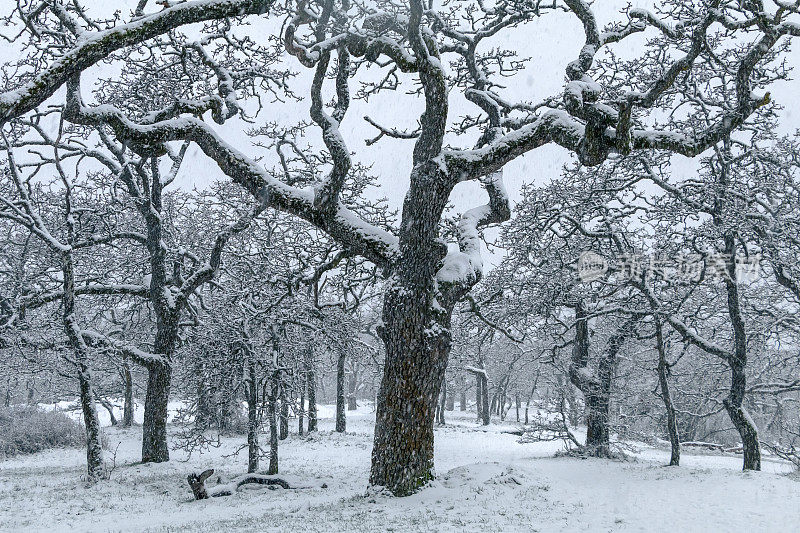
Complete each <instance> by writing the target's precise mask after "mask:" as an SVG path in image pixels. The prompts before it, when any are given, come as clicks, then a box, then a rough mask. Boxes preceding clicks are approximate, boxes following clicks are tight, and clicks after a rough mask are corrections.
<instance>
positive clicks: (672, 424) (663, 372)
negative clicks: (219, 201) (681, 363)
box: [655, 318, 681, 466]
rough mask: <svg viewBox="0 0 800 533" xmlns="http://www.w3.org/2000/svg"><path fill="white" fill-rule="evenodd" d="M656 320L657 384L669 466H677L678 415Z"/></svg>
mask: <svg viewBox="0 0 800 533" xmlns="http://www.w3.org/2000/svg"><path fill="white" fill-rule="evenodd" d="M655 322H656V348H658V384H659V387H660V389H661V400H662V401H663V402H664V408H665V409H666V411H667V434H668V435H669V444H670V448H671V454H670V458H669V465H670V466H678V465H680V463H681V441H680V438H679V437H678V416H677V414H676V412H675V406H674V405H673V403H672V396H671V395H670V391H669V364H668V363H667V353H666V350H665V348H664V333H663V328H662V326H661V322H660V321H659V320H658V318H655Z"/></svg>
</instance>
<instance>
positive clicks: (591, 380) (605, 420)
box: [569, 303, 633, 457]
mask: <svg viewBox="0 0 800 533" xmlns="http://www.w3.org/2000/svg"><path fill="white" fill-rule="evenodd" d="M632 325H633V323H632V322H631V321H628V322H626V323H625V324H623V325H622V326H620V327H619V328H618V329H617V331H615V332H614V333H613V334H612V335H611V337H610V338H609V340H608V345H607V346H606V350H605V353H604V354H603V357H601V358H600V361H599V364H598V368H597V372H596V373H595V372H593V371H592V370H591V369H590V368H589V366H588V365H589V324H588V313H587V312H586V310H585V309H584V307H583V305H582V304H580V303H578V304H577V305H576V306H575V344H574V346H573V350H572V360H571V362H570V366H569V378H570V381H571V382H572V384H573V385H575V387H576V388H577V389H578V390H580V391H581V392H582V393H583V396H584V399H585V402H586V411H587V413H586V426H587V429H586V444H585V446H584V450H583V451H584V453H587V454H589V455H592V456H595V457H611V456H612V453H611V447H610V428H609V414H610V408H611V386H612V384H613V380H614V371H615V368H616V364H617V356H618V354H619V351H620V348H621V347H622V343H623V342H624V341H625V339H626V337H627V336H628V335H629V331H630V328H631V327H632Z"/></svg>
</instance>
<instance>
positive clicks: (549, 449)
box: [0, 408, 800, 532]
mask: <svg viewBox="0 0 800 533" xmlns="http://www.w3.org/2000/svg"><path fill="white" fill-rule="evenodd" d="M321 412H322V414H323V415H325V416H328V417H330V415H331V414H332V410H331V409H330V408H323V409H321ZM348 414H349V418H348V432H347V434H345V435H339V434H336V433H333V432H332V431H331V429H332V425H333V421H332V420H331V419H330V418H324V419H323V420H322V421H321V431H320V432H319V433H318V434H316V435H314V436H312V437H306V438H301V437H297V436H296V435H293V436H292V437H290V438H289V440H287V441H285V442H284V443H282V446H281V450H280V468H281V472H282V473H285V474H289V475H292V476H293V477H300V478H308V479H311V478H313V479H324V480H325V481H326V482H327V485H328V488H325V489H307V490H297V491H295V490H283V489H278V490H266V489H263V488H259V489H258V490H252V489H251V490H247V489H245V490H241V491H240V492H239V493H237V494H235V495H233V496H231V497H227V498H214V499H212V500H205V501H199V502H196V501H192V497H191V493H190V491H189V487H188V485H187V483H186V475H187V474H188V473H190V472H199V471H201V470H204V469H206V468H215V469H216V471H217V472H216V474H215V475H214V476H213V477H212V479H211V480H209V482H208V485H209V486H212V485H214V484H215V483H216V481H217V480H216V478H217V474H218V475H220V476H222V479H223V481H224V480H226V479H230V478H231V477H233V476H235V475H238V474H240V473H242V472H244V471H245V470H246V456H245V455H239V456H229V454H230V453H231V452H232V451H234V450H235V449H236V448H237V447H238V446H239V445H240V444H241V443H242V442H243V438H231V439H226V440H224V441H223V446H222V447H221V448H219V449H215V450H212V451H210V452H208V453H204V454H202V455H193V456H192V457H190V458H187V457H186V455H185V454H183V453H181V452H178V451H175V452H172V458H173V460H172V461H170V462H169V463H164V464H158V465H155V464H148V465H142V464H137V463H136V460H137V458H138V457H139V438H140V429H139V428H133V429H130V430H116V429H113V428H108V429H107V435H108V439H109V444H110V447H111V451H112V452H113V450H115V449H116V467H115V469H114V471H113V473H112V477H111V479H110V480H109V481H105V482H102V483H101V484H99V485H98V486H95V487H92V488H87V487H86V486H85V484H84V483H83V482H82V481H81V475H82V473H83V468H84V461H85V457H84V455H83V452H82V451H81V450H59V451H49V452H44V453H40V454H37V455H34V456H28V457H21V458H16V459H13V460H8V461H5V462H0V530H2V531H204V532H212V531H255V530H258V531H282V532H290V531H304V532H315V531H325V532H328V531H404V532H405V531H744V530H747V531H789V530H796V528H798V527H799V526H798V524H800V478H798V477H796V476H794V475H787V474H786V472H788V471H789V470H790V469H789V468H788V467H787V466H786V465H784V464H781V463H777V462H774V461H766V462H765V465H764V466H765V471H764V472H760V473H748V474H744V473H742V472H740V471H739V469H740V462H741V459H740V458H739V457H723V456H712V455H704V456H703V455H689V454H688V453H686V452H684V457H683V459H684V464H685V466H682V467H680V468H667V467H663V466H661V465H662V464H664V463H665V462H666V461H667V459H668V454H667V452H666V451H663V450H657V449H653V448H643V449H641V451H640V452H639V453H638V454H637V457H638V458H637V460H635V461H630V462H612V461H606V460H593V459H586V460H581V459H573V458H553V457H552V455H553V453H554V452H556V451H557V450H558V449H559V448H560V445H559V444H557V443H538V444H519V443H518V442H517V440H518V437H515V436H514V435H511V434H508V433H503V432H502V430H503V429H508V427H507V426H506V427H505V428H503V427H497V426H491V427H490V429H489V430H488V431H485V430H484V428H479V427H476V426H475V424H474V423H473V422H472V420H471V419H466V418H462V419H457V418H455V419H454V418H453V417H451V421H452V422H451V425H449V426H448V427H445V428H440V429H437V431H436V468H437V472H438V474H439V477H438V479H437V481H435V482H434V483H433V484H432V485H431V486H430V487H428V488H426V489H425V490H423V491H421V492H420V493H418V494H416V495H414V496H411V497H409V498H403V499H393V498H387V497H385V496H383V495H366V494H365V492H366V491H365V487H366V481H367V476H368V470H369V457H370V448H371V444H372V442H371V440H372V439H371V433H372V418H373V415H372V413H371V412H370V410H369V409H363V410H361V411H358V412H355V413H348ZM454 415H455V416H456V417H457V416H458V415H459V413H454Z"/></svg>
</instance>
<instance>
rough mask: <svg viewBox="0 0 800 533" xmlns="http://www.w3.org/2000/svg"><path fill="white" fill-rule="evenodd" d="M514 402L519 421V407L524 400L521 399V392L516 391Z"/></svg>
mask: <svg viewBox="0 0 800 533" xmlns="http://www.w3.org/2000/svg"><path fill="white" fill-rule="evenodd" d="M514 404H515V405H516V407H517V422H519V408H520V407H522V402H521V401H520V399H519V393H518V392H517V393H514Z"/></svg>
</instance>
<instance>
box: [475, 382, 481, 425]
mask: <svg viewBox="0 0 800 533" xmlns="http://www.w3.org/2000/svg"><path fill="white" fill-rule="evenodd" d="M475 411H476V413H477V415H478V423H480V422H482V421H483V381H482V380H481V378H480V376H479V375H478V374H475Z"/></svg>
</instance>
